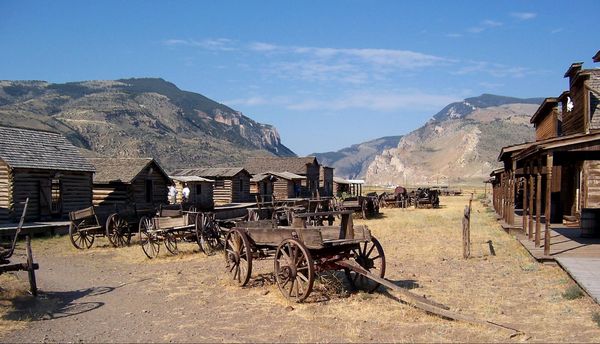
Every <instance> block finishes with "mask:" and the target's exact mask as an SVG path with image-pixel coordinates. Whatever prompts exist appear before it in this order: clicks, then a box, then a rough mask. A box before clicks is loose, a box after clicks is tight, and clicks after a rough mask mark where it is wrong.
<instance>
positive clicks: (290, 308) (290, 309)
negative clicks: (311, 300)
mask: <svg viewBox="0 0 600 344" xmlns="http://www.w3.org/2000/svg"><path fill="white" fill-rule="evenodd" d="M285 310H286V311H288V312H291V311H293V310H294V307H292V306H287V307H285Z"/></svg>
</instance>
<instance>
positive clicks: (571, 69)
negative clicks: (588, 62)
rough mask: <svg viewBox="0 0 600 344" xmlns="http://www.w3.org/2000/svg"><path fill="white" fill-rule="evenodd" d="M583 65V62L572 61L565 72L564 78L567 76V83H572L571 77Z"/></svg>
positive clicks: (573, 76)
mask: <svg viewBox="0 0 600 344" xmlns="http://www.w3.org/2000/svg"><path fill="white" fill-rule="evenodd" d="M582 66H583V62H575V63H572V64H571V66H570V67H569V69H567V72H566V73H565V76H564V77H565V78H569V85H571V84H572V83H573V79H575V77H576V76H577V73H579V71H580V70H581V67H582Z"/></svg>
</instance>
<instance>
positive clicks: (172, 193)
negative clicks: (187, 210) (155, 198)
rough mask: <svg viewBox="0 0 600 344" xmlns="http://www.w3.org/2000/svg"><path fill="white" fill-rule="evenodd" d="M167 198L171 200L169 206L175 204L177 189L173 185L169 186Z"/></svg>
mask: <svg viewBox="0 0 600 344" xmlns="http://www.w3.org/2000/svg"><path fill="white" fill-rule="evenodd" d="M169 198H170V199H171V204H175V203H177V189H176V188H175V185H174V184H171V185H169Z"/></svg>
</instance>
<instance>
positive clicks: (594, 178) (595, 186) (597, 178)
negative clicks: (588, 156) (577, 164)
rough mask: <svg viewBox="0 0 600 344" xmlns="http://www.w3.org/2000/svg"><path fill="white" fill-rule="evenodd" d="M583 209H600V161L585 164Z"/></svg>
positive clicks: (589, 161) (590, 161)
mask: <svg viewBox="0 0 600 344" xmlns="http://www.w3.org/2000/svg"><path fill="white" fill-rule="evenodd" d="M583 176H584V178H583V190H582V197H581V199H582V208H600V160H586V161H584V162H583Z"/></svg>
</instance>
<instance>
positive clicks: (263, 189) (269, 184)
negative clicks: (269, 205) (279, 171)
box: [250, 173, 277, 202]
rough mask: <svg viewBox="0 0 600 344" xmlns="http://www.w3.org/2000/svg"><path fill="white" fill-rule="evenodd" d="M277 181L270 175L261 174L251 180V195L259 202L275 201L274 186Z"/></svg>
mask: <svg viewBox="0 0 600 344" xmlns="http://www.w3.org/2000/svg"><path fill="white" fill-rule="evenodd" d="M275 180H277V178H276V177H275V176H273V175H272V174H270V173H260V174H256V175H254V176H252V178H250V195H251V196H252V197H254V198H255V199H256V201H257V202H270V201H272V200H273V188H274V187H273V184H274V182H275Z"/></svg>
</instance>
